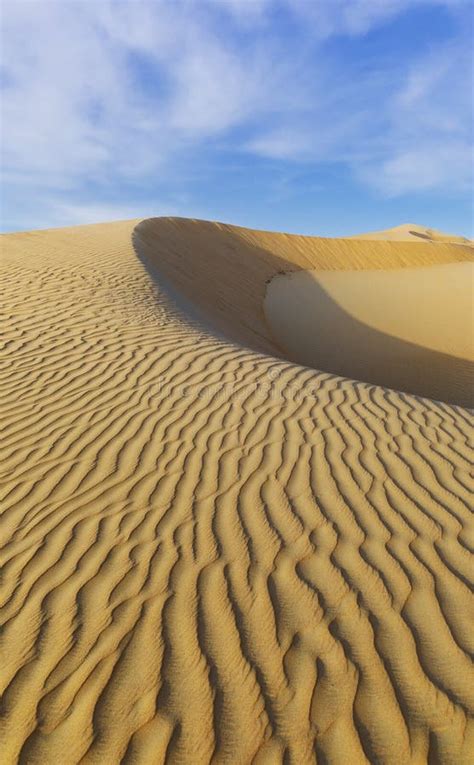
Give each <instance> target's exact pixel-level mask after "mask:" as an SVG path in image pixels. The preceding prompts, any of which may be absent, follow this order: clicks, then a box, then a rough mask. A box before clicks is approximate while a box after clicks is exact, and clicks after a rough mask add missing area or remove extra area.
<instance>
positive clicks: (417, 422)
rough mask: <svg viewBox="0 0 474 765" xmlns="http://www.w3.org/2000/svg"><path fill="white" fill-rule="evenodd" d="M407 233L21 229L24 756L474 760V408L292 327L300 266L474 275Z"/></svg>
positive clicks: (204, 227)
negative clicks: (296, 333) (310, 345)
mask: <svg viewBox="0 0 474 765" xmlns="http://www.w3.org/2000/svg"><path fill="white" fill-rule="evenodd" d="M397 238H398V239H399V237H395V239H397ZM388 239H390V233H387V234H386V239H385V240H384V239H383V238H380V239H378V240H377V239H374V240H370V239H368V240H365V239H361V240H358V239H321V238H317V237H314V238H312V237H300V236H291V235H286V234H272V233H267V232H259V231H251V230H248V229H242V228H238V227H234V226H229V225H224V224H219V223H210V222H205V221H195V220H187V219H176V218H175V219H172V218H161V219H160V218H156V219H150V220H144V221H125V222H119V223H117V222H115V223H110V224H102V225H91V226H82V227H76V228H69V229H57V230H49V231H34V232H29V233H19V234H9V235H4V236H3V237H2V239H1V245H2V270H3V292H4V311H5V315H4V320H3V326H4V346H3V352H2V370H1V380H2V407H1V444H0V448H1V462H2V482H1V492H2V493H1V503H2V515H1V531H0V535H1V563H2V570H3V574H2V587H1V594H2V623H3V629H2V632H1V642H0V656H1V660H0V678H1V686H2V691H3V700H2V706H1V725H2V729H1V732H0V738H1V742H2V744H1V745H2V753H1V755H0V761H1V763H2V765H10V763H17V762H21V763H34V764H35V765H36V764H37V765H39V764H40V763H41V765H49V764H51V765H53V764H54V765H72V764H73V763H74V764H75V763H87V765H92V763H94V764H95V765H104V764H105V765H113V764H115V763H117V765H118V764H119V763H124V764H126V765H131V764H132V763H133V765H135V764H136V765H138V764H139V765H155V764H156V765H158V764H159V763H163V762H167V763H168V762H169V763H185V764H186V765H201V763H202V764H204V763H210V762H212V763H228V764H229V765H236V764H241V765H246V764H247V763H253V764H254V765H267V763H268V764H270V765H276V764H277V763H278V764H280V763H281V764H282V765H289V764H291V765H305V764H306V763H315V762H316V763H318V765H327V764H329V765H332V764H334V765H348V764H350V765H352V764H355V765H357V764H358V763H368V762H370V763H383V764H384V765H385V764H387V765H400V764H405V763H410V764H413V765H418V764H420V763H430V764H433V763H452V765H459V764H460V763H461V764H463V763H465V764H466V765H467V764H468V763H471V762H472V752H473V751H474V726H473V724H472V712H473V709H474V675H473V669H472V663H471V660H470V655H471V653H472V650H473V647H474V646H473V643H474V630H473V629H472V623H473V615H474V607H473V600H472V594H471V587H472V578H473V576H472V575H473V566H472V556H471V555H470V551H471V550H472V547H473V544H474V539H473V524H472V512H471V502H472V483H471V479H470V465H471V462H472V449H471V446H472V422H473V417H472V413H471V412H470V411H469V410H468V409H467V408H463V407H462V406H458V405H456V404H453V403H452V399H451V398H449V397H446V398H443V397H441V396H440V397H438V398H436V397H434V396H433V397H431V398H430V397H427V396H426V395H424V396H422V395H413V392H406V391H405V392H400V391H397V390H394V389H392V388H391V387H382V386H381V385H379V384H377V381H376V380H375V379H372V377H371V376H370V374H368V373H371V372H373V371H374V370H373V369H372V370H371V369H368V367H367V363H365V366H364V369H363V371H364V374H365V376H366V379H363V380H362V381H360V380H357V379H356V378H357V375H356V374H355V367H354V366H352V365H350V369H349V368H348V369H346V370H345V371H344V372H343V373H341V372H340V373H339V374H344V377H341V376H338V374H337V370H334V369H327V370H324V371H322V370H321V369H320V368H319V367H318V365H317V359H316V358H312V359H311V367H308V366H302V365H300V363H298V361H296V360H295V359H294V355H293V354H294V350H295V349H294V344H293V342H292V343H290V347H288V348H285V347H283V345H284V344H283V343H282V338H281V336H280V335H279V332H278V331H276V330H275V327H274V326H272V324H271V322H270V321H268V320H267V319H266V315H265V300H266V295H267V294H268V289H269V286H271V284H272V283H274V282H275V278H276V277H278V275H282V274H288V273H292V272H296V271H298V272H306V271H315V270H317V271H319V272H324V275H323V276H322V277H321V278H323V279H327V278H328V275H329V272H332V274H333V275H334V277H337V278H341V279H344V278H345V276H348V274H349V272H350V273H352V272H361V273H362V272H369V271H381V272H383V277H381V278H383V280H385V281H387V280H389V279H390V278H391V276H394V274H395V272H396V273H397V274H398V275H400V274H399V272H400V270H407V271H408V270H411V269H415V270H417V269H418V270H419V269H423V268H434V269H437V271H438V272H440V269H441V272H442V271H443V269H446V268H447V269H450V270H451V269H452V268H453V267H454V265H453V264H461V269H458V268H457V267H456V269H455V270H457V271H458V272H459V273H461V271H463V270H464V269H465V266H464V265H463V264H466V263H468V262H469V261H471V260H472V255H473V251H472V247H471V246H470V244H469V243H466V244H463V243H462V242H459V241H455V242H450V241H447V240H444V241H438V240H437V241H434V240H433V241H431V240H430V241H427V240H426V239H424V238H423V237H415V238H413V237H412V239H413V241H388ZM448 240H449V237H448ZM391 271H393V272H394V274H390V272H391ZM336 272H339V273H337V274H336ZM340 272H347V273H346V274H344V273H340ZM432 273H436V271H433V272H432ZM304 276H305V279H306V278H308V276H307V275H304ZM311 278H314V277H311ZM357 278H358V277H357ZM376 278H378V277H376ZM404 278H405V275H404V276H403V279H404ZM403 279H402V281H403ZM416 281H417V282H418V284H419V289H420V290H421V291H422V290H423V287H422V280H420V279H418V278H417V279H416ZM434 281H436V278H434ZM398 288H400V289H402V290H403V289H404V286H403V285H402V287H400V285H398V287H397V289H398ZM334 289H336V287H334ZM337 289H339V287H337ZM389 292H390V289H389ZM343 293H344V294H345V295H347V294H350V291H349V293H348V290H347V285H345V286H343V288H341V290H340V292H339V293H338V294H339V297H338V299H342V298H341V295H343ZM435 293H436V295H438V297H437V298H436V299H437V300H438V301H439V305H435V307H436V308H437V309H438V310H439V311H440V312H442V313H443V314H444V313H445V312H446V309H447V303H448V297H444V295H445V293H444V292H443V290H442V287H440V286H439V285H438V287H437V291H436V290H435V289H434V287H433V294H435ZM463 295H464V298H463V299H464V300H467V297H466V294H465V293H464V292H463ZM421 299H422V296H421V297H420V300H421ZM433 299H434V298H433ZM362 302H363V301H362ZM288 305H289V303H288V302H286V301H285V300H283V303H282V305H281V307H280V309H279V310H280V312H285V311H287V310H288ZM358 305H360V303H359V304H358ZM448 307H449V306H448ZM346 308H347V306H346ZM356 308H357V310H359V308H358V307H357V306H356ZM351 310H352V311H353V310H355V308H354V306H352V307H351ZM430 310H431V309H430ZM375 313H377V312H375ZM379 315H380V312H379ZM323 319H324V329H325V330H326V331H327V330H328V326H329V325H328V318H327V316H325V317H323ZM362 320H363V321H374V313H373V312H372V313H371V314H370V316H369V317H367V316H365V317H362V319H361V321H362ZM436 321H437V320H436ZM402 324H403V323H402ZM396 326H397V330H396V331H397V332H399V333H400V332H401V330H400V326H401V325H400V322H399V323H398V324H397V325H396ZM438 326H439V325H438V324H437V323H436V322H434V324H433V326H432V327H431V332H430V337H431V338H432V339H433V338H434V339H436V335H437V332H438V330H437V329H436V327H438ZM393 327H394V325H393V324H391V325H390V327H389V328H388V329H387V327H386V326H385V327H382V329H381V330H380V331H381V332H383V333H385V334H386V333H387V331H391V332H392V334H393V332H394V329H393ZM412 331H413V332H415V328H412ZM439 334H440V335H441V333H439ZM455 334H456V333H455ZM398 340H399V341H400V342H403V343H404V345H407V344H409V343H413V344H414V345H416V344H417V343H424V344H425V346H422V345H418V346H417V347H425V350H426V352H429V353H431V354H438V355H439V356H440V357H441V358H438V359H437V364H438V367H437V368H434V370H433V374H435V373H437V370H438V371H439V372H440V373H441V371H442V370H443V369H444V366H443V363H444V361H445V359H444V356H450V355H454V356H456V354H452V350H453V349H452V348H451V349H449V348H448V349H446V347H445V343H446V341H445V339H442V338H441V337H440V339H439V341H437V342H439V343H440V345H439V346H436V347H435V348H430V347H429V343H428V345H427V344H426V343H427V341H426V337H423V338H420V337H418V338H416V337H415V336H410V337H409V338H406V337H404V336H403V335H402V336H401V338H400V337H398ZM456 343H458V345H457V346H456V352H457V354H458V355H457V356H456V358H461V357H462V354H463V353H464V355H466V354H465V352H464V350H463V351H462V352H461V351H460V348H461V347H462V348H466V345H467V340H466V337H464V338H459V337H458V335H457V334H456ZM447 350H448V351H449V353H447ZM364 354H365V355H366V358H367V354H366V350H364ZM460 354H461V355H460ZM350 356H351V357H352V359H354V358H356V357H357V352H356V350H355V349H353V350H352V353H351V354H350ZM375 366H376V365H375ZM351 370H353V371H354V373H352V371H351ZM405 371H406V370H405ZM422 373H423V374H422ZM420 375H421V376H422V377H423V379H424V381H425V383H426V382H427V381H428V382H429V369H426V368H423V369H422V368H421V367H420V370H419V373H418V374H417V375H415V376H414V377H413V376H412V377H411V378H410V375H407V376H403V375H401V376H400V380H402V378H403V382H404V384H405V387H406V388H407V389H408V390H410V385H411V381H413V380H414V379H415V378H416V379H419V378H420ZM391 379H393V378H391ZM452 382H453V380H452V379H451V378H450V384H451V383H452ZM425 383H424V384H425ZM423 389H424V390H427V388H426V387H424V388H423ZM451 390H453V388H451V387H450V388H449V390H448V389H446V390H444V392H448V393H449V391H451ZM456 390H457V391H458V392H459V390H463V391H467V381H466V380H465V379H464V378H463V380H462V381H461V384H460V387H458V388H456ZM440 392H441V391H440ZM456 395H458V394H457V393H456Z"/></svg>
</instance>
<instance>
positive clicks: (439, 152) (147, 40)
mask: <svg viewBox="0 0 474 765" xmlns="http://www.w3.org/2000/svg"><path fill="white" fill-rule="evenodd" d="M429 2H431V3H433V4H437V5H440V4H442V5H445V6H446V7H447V8H448V7H452V8H454V9H457V10H459V9H462V7H463V5H464V4H463V2H462V0H314V2H313V1H312V0H173V2H171V0H153V2H150V1H148V2H143V1H142V0H128V2H115V1H114V0H94V1H93V0H75V1H74V0H63V1H61V0H36V1H34V0H20V1H19V2H18V1H17V2H11V1H9V0H7V1H6V2H4V3H3V22H2V44H3V56H2V83H3V88H2V112H3V122H2V127H3V131H2V165H3V171H2V179H3V183H4V185H5V186H8V188H9V189H10V190H11V198H12V199H19V198H20V197H21V190H22V189H24V190H25V194H28V193H29V194H30V195H31V196H32V198H33V197H34V195H37V196H38V195H40V196H42V197H43V198H44V199H45V200H46V199H49V200H50V204H51V205H54V200H55V199H57V198H58V192H59V190H63V193H64V198H65V199H66V202H65V203H64V205H63V207H62V210H63V212H62V213H61V212H60V208H58V207H57V206H56V207H55V208H54V210H53V207H51V217H52V219H53V220H57V219H58V215H59V216H60V217H61V216H64V220H65V222H67V220H66V219H67V218H68V216H69V219H70V220H71V221H79V220H80V222H82V221H83V219H84V215H86V217H87V216H88V215H90V213H91V210H90V209H89V207H90V205H93V206H94V203H93V201H90V199H91V195H93V194H94V191H93V189H94V188H97V187H100V188H101V194H100V195H98V196H99V202H98V205H97V209H98V210H100V214H105V213H110V212H114V211H117V212H120V210H117V208H116V205H115V202H111V205H112V207H111V208H109V207H108V206H106V207H105V208H104V207H101V205H103V199H104V197H105V196H106V192H107V189H110V198H111V199H116V196H117V188H119V187H120V186H121V184H128V183H132V184H135V185H138V184H140V183H142V182H143V183H145V182H148V181H149V180H150V179H151V178H157V179H158V180H161V183H162V184H166V181H167V180H168V179H169V178H170V177H173V176H174V175H175V174H176V173H177V172H178V171H179V167H181V168H182V167H183V166H186V163H188V164H189V166H192V165H193V164H194V162H195V160H196V158H199V152H200V151H201V150H203V151H205V150H206V148H207V147H208V146H209V142H214V145H215V142H217V141H222V142H223V145H225V147H226V148H230V149H232V150H234V151H246V152H249V153H252V154H255V155H259V156H261V157H269V158H274V159H277V160H285V161H287V162H288V161H291V160H295V161H304V162H321V161H329V162H344V163H346V164H348V165H350V166H351V167H352V168H353V169H354V172H355V174H356V175H357V177H359V178H361V179H362V180H363V181H364V182H366V183H368V184H370V185H372V186H374V187H376V188H378V189H382V190H384V191H387V192H388V193H390V194H402V193H405V192H407V191H410V190H427V189H432V188H436V187H439V186H441V185H443V184H445V183H450V184H451V185H452V186H453V187H459V188H465V186H466V182H467V180H468V172H467V171H466V166H467V164H468V163H467V162H466V158H467V154H468V152H469V145H470V139H471V138H472V136H470V135H469V127H468V126H469V125H470V114H469V105H470V104H469V99H466V96H465V93H466V88H467V86H468V85H469V74H468V73H467V72H468V70H469V64H470V60H469V56H470V47H469V42H466V41H465V40H461V41H460V42H456V44H453V45H449V46H446V47H445V48H444V49H440V48H438V49H437V50H436V51H433V53H432V54H429V55H427V56H424V57H422V58H421V59H420V60H412V61H411V62H410V61H404V60H402V61H400V62H399V64H398V65H397V67H396V69H395V70H394V71H392V70H390V71H372V70H367V71H365V70H364V71H360V72H357V73H355V74H353V73H352V72H348V70H347V68H345V67H344V62H343V61H342V62H338V60H337V57H332V58H329V59H328V58H326V53H325V51H326V48H325V45H327V40H328V38H330V37H331V36H336V37H337V36H344V35H346V36H352V37H355V36H358V35H365V34H366V33H367V32H368V31H370V30H372V29H374V28H375V27H377V26H381V25H383V24H384V23H387V22H388V21H390V19H392V18H393V17H394V16H396V15H397V14H400V13H402V12H404V11H406V10H408V9H410V8H411V7H413V6H414V5H422V4H428V3H429ZM277 11H278V12H284V13H286V14H288V17H289V18H291V19H292V20H293V23H294V24H295V25H296V27H295V28H297V29H300V35H299V36H298V37H291V36H286V35H285V33H284V30H283V32H282V27H281V21H280V22H279V23H278V21H276V20H275V19H276V17H277V16H278V14H277ZM278 24H280V26H279V25H278ZM298 25H299V27H298ZM413 56H414V57H416V51H415V52H414V54H413ZM461 73H464V74H463V75H462V78H463V79H462V81H461ZM355 76H357V77H358V78H359V79H358V82H357V84H356V83H355V82H354V80H353V78H354V77H355ZM430 154H431V159H430V158H429V157H430ZM81 195H82V199H79V197H80V196H81ZM71 200H73V201H71ZM78 200H79V201H78ZM37 204H38V203H37ZM25 205H26V203H25ZM27 207H28V205H26V206H25V209H26V208H27ZM55 216H56V217H55ZM126 217H128V214H127V213H126ZM132 217H133V215H132Z"/></svg>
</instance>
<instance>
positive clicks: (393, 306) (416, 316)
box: [265, 262, 474, 407]
mask: <svg viewBox="0 0 474 765" xmlns="http://www.w3.org/2000/svg"><path fill="white" fill-rule="evenodd" d="M473 287H474V264H473V263H467V262H466V263H444V264H442V265H434V266H423V267H421V268H400V269H392V270H390V271H387V270H385V269H383V270H382V269H380V270H378V271H373V270H366V271H350V270H348V271H336V272H335V271H320V270H315V271H299V272H298V273H290V274H286V275H280V276H276V277H275V278H274V279H272V281H271V282H270V284H269V285H268V286H267V292H266V296H265V315H266V317H267V321H268V323H269V325H270V328H271V330H272V333H273V336H274V337H275V339H276V340H277V342H278V343H279V344H280V345H281V347H282V348H284V349H285V351H286V355H287V356H288V357H289V358H291V359H293V360H294V361H297V362H299V363H301V364H306V365H308V366H312V367H314V368H316V369H321V370H327V371H330V372H336V373H338V374H342V375H346V376H348V377H353V378H356V379H360V380H364V381H367V382H375V383H377V384H379V385H385V386H389V387H391V388H396V389H397V390H403V391H406V392H408V393H415V394H419V395H423V396H430V397H432V398H436V399H442V400H443V401H448V402H450V403H453V404H459V405H461V406H467V407H473V406H474V363H473V362H474V291H473Z"/></svg>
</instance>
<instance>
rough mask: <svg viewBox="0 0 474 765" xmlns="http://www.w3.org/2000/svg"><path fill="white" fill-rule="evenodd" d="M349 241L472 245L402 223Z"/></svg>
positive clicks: (450, 235)
mask: <svg viewBox="0 0 474 765" xmlns="http://www.w3.org/2000/svg"><path fill="white" fill-rule="evenodd" d="M350 238H351V239H352V238H354V239H390V240H392V241H398V242H414V241H420V240H422V241H425V242H451V243H452V244H468V245H470V246H471V247H472V246H473V243H472V241H471V240H470V239H467V238H466V237H465V236H457V235H456V234H446V233H444V232H443V231H437V230H436V229H434V228H427V227H426V226H418V225H417V224H416V223H403V224H402V225H401V226H394V227H393V228H387V229H385V230H384V231H370V232H369V233H367V234H356V235H355V236H354V237H350Z"/></svg>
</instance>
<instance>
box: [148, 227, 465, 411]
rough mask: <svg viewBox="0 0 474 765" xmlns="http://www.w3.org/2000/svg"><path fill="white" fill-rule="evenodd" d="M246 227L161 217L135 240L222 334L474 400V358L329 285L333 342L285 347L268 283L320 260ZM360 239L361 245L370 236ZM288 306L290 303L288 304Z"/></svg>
mask: <svg viewBox="0 0 474 765" xmlns="http://www.w3.org/2000/svg"><path fill="white" fill-rule="evenodd" d="M245 231H246V230H245V229H242V230H241V232H242V233H240V231H239V229H238V228H237V227H228V226H225V225H224V224H216V223H212V222H207V221H195V220H191V219H186V218H179V219H178V218H155V219H148V220H145V221H142V222H141V223H139V224H138V226H137V227H136V228H135V230H134V232H133V246H134V250H135V253H136V255H137V257H138V258H139V260H140V261H141V263H142V264H143V266H144V267H145V268H146V270H147V271H148V273H149V274H150V276H151V277H152V278H153V280H154V281H155V282H156V283H157V284H158V286H159V288H160V290H161V291H164V292H165V293H166V295H167V298H168V299H169V300H170V301H171V303H172V304H173V306H174V307H175V309H176V310H177V311H179V312H180V314H181V316H182V318H183V320H184V321H189V322H190V323H193V324H196V323H199V324H200V325H202V327H203V328H205V329H207V331H209V332H210V333H212V334H213V335H215V336H217V337H219V338H221V339H224V340H230V341H232V342H234V343H237V344H239V345H242V346H245V347H247V348H250V349H252V350H255V351H258V352H260V353H266V354H270V355H272V356H274V357H277V358H281V359H286V360H289V361H291V362H295V363H298V364H301V365H303V366H308V367H311V368H313V369H315V370H316V371H324V372H329V373H331V374H334V375H340V376H343V377H347V378H349V379H351V380H354V381H360V382H364V383H372V384H375V385H380V386H383V387H387V388H392V389H395V390H397V391H403V392H406V393H411V394H414V395H417V396H423V397H428V398H433V399H436V400H441V401H445V402H447V403H449V404H454V405H458V406H463V407H472V406H474V390H473V385H472V382H473V380H474V374H473V372H474V369H473V365H472V364H471V363H469V362H466V361H465V360H464V359H458V358H457V357H455V356H450V355H448V354H445V353H440V352H438V351H434V350H431V349H428V348H424V347H422V346H418V345H416V344H414V343H410V342H408V341H405V340H399V339H397V338H394V337H391V336H390V335H387V334H385V333H383V332H379V331H378V330H375V329H373V328H371V327H368V326H366V325H365V324H363V323H361V322H359V321H357V320H356V319H354V318H353V317H352V316H350V315H349V314H348V313H347V312H345V311H344V310H343V309H342V308H340V306H338V305H337V304H336V303H335V302H334V301H333V300H332V298H331V297H330V296H329V295H328V294H327V293H326V292H325V291H324V290H323V289H322V288H321V289H320V291H319V292H318V295H317V299H318V300H320V301H321V304H322V305H324V311H325V313H326V316H327V323H326V327H328V326H331V327H333V329H332V331H331V337H330V342H326V343H325V344H324V345H322V346H321V348H320V349H318V353H317V355H312V356H311V358H309V357H308V355H307V354H305V353H303V352H300V349H298V347H297V346H296V347H295V344H292V346H291V347H290V348H285V347H283V345H282V344H281V338H279V337H277V336H276V335H275V332H274V331H273V330H272V329H271V327H270V326H269V324H268V322H267V320H266V317H265V312H264V300H265V294H266V287H267V284H268V283H269V282H270V281H271V280H272V279H273V278H274V277H275V276H276V275H277V274H279V273H280V274H281V273H289V272H295V271H301V270H308V269H311V268H317V267H318V264H317V262H316V259H312V256H311V252H307V253H304V252H302V251H301V248H298V247H296V246H295V251H294V260H289V259H287V258H284V257H282V256H281V255H279V254H276V253H275V252H272V251H271V250H270V249H269V248H268V247H261V246H258V245H256V244H255V242H253V241H251V240H250V239H249V238H248V237H246V236H245ZM282 236H283V235H282ZM285 236H286V235H285ZM288 236H289V235H288ZM288 236H286V240H285V241H288ZM295 239H296V237H295ZM356 246H357V247H359V248H361V247H362V246H363V243H357V245H356ZM292 255H293V254H292ZM348 267H352V264H351V263H348ZM368 267H369V265H368ZM282 310H283V311H284V310H288V307H287V306H282ZM348 338H350V343H348ZM358 348H366V349H367V348H370V349H372V354H368V353H364V354H358V353H357V349H358Z"/></svg>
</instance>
